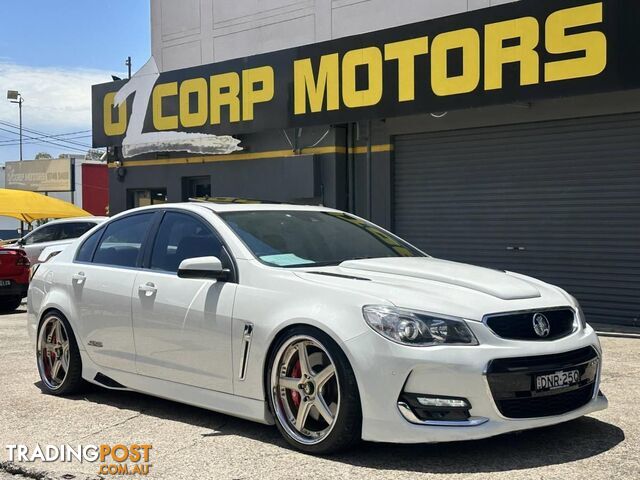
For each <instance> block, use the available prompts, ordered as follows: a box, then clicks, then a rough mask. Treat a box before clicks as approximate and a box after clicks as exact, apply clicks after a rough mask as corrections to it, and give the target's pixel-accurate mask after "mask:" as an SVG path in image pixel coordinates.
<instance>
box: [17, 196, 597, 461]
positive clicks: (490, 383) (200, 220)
mask: <svg viewBox="0 0 640 480" xmlns="http://www.w3.org/2000/svg"><path fill="white" fill-rule="evenodd" d="M28 315H29V327H28V328H29V332H30V334H31V337H32V340H33V344H34V346H35V348H36V352H37V355H36V357H37V367H38V371H39V373H40V376H41V378H42V383H43V386H44V389H45V390H46V391H47V392H48V393H51V394H53V395H70V394H73V393H75V392H77V391H78V389H80V388H81V387H82V383H83V381H86V382H90V383H93V384H97V385H101V386H103V387H105V388H108V389H114V390H135V391H138V392H143V393H146V394H150V395H155V396H158V397H163V398H168V399H172V400H175V401H178V402H183V403H187V404H190V405H195V406H198V407H203V408H206V409H210V410H215V411H218V412H223V413H226V414H229V415H234V416H238V417H242V418H246V419H250V420H254V421H257V422H262V423H265V424H275V425H276V426H277V428H278V429H279V430H280V432H281V433H282V435H283V436H284V438H285V439H286V440H287V441H288V442H289V443H290V444H291V445H293V446H294V447H295V448H298V449H300V450H303V451H306V452H310V453H316V454H327V453H330V452H335V451H338V450H341V449H345V448H347V447H350V446H352V445H353V444H355V443H356V442H358V441H359V440H361V439H364V440H369V441H376V442H396V443H422V442H425V443H426V442H444V441H456V440H470V439H481V438H486V437H491V436H495V435H499V434H503V433H506V432H512V431H518V430H526V429H531V428H536V427H543V426H546V425H553V424H558V423H561V422H567V421H569V420H572V419H575V418H578V417H580V416H583V415H585V414H588V413H591V412H594V411H597V410H602V409H604V408H606V406H607V400H606V398H605V397H604V395H603V394H602V393H601V392H600V390H599V383H600V372H601V355H602V351H601V349H600V344H599V342H598V338H597V336H596V334H595V332H594V330H593V329H592V328H591V327H590V326H589V325H588V324H587V323H586V322H585V317H584V315H583V313H582V311H581V309H580V306H579V305H578V303H577V301H576V300H575V299H574V298H573V297H572V296H570V295H569V294H567V293H566V292H564V291H563V290H561V289H560V288H557V287H554V286H552V285H549V284H546V283H543V282H541V281H538V280H535V279H533V278H529V277H525V276H523V275H519V274H516V273H511V272H504V271H497V270H491V269H487V268H480V267H474V266H470V265H463V264H459V263H453V262H449V261H445V260H440V259H436V258H432V257H430V256H428V255H427V254H425V253H423V252H422V251H420V250H419V249H417V248H415V247H414V246H412V245H410V244H409V243H407V242H405V241H403V240H402V239H400V238H398V237H397V236H395V235H393V234H391V233H389V232H388V231H385V230H383V229H382V228H380V227H377V226H376V225H373V224H371V223H369V222H367V221H365V220H363V219H361V218H358V217H355V216H353V215H350V214H347V213H344V212H340V211H336V210H332V209H328V208H321V207H304V206H290V205H240V204H215V203H190V204H176V205H162V206H154V207H145V208H142V209H137V210H132V211H129V212H126V213H124V214H121V215H118V216H116V217H114V218H112V219H111V220H110V221H108V222H106V223H104V224H102V225H101V226H99V227H97V228H96V229H94V230H92V231H91V232H89V233H88V234H86V235H84V236H83V237H82V238H81V239H80V240H78V241H76V242H75V243H74V244H73V245H72V246H70V247H68V248H67V249H66V250H64V251H63V252H62V253H60V254H59V255H58V256H57V257H55V258H54V259H53V260H51V261H50V262H47V263H45V264H43V265H42V266H41V267H40V269H39V270H38V271H37V272H36V274H35V276H34V278H33V280H32V283H31V286H30V289H29V298H28Z"/></svg>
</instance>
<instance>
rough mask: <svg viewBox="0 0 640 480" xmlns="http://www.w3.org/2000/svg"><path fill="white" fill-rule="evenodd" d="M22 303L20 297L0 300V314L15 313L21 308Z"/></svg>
mask: <svg viewBox="0 0 640 480" xmlns="http://www.w3.org/2000/svg"><path fill="white" fill-rule="evenodd" d="M21 303H22V298H20V297H10V298H0V312H13V311H14V310H17V309H18V308H20V304H21Z"/></svg>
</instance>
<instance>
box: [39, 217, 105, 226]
mask: <svg viewBox="0 0 640 480" xmlns="http://www.w3.org/2000/svg"><path fill="white" fill-rule="evenodd" d="M107 220H109V218H108V217H74V218H60V219H58V220H51V221H50V222H47V223H45V224H44V225H57V224H59V223H77V222H89V223H95V224H98V223H102V222H105V221H107ZM44 225H42V226H44Z"/></svg>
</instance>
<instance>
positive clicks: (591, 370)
mask: <svg viewBox="0 0 640 480" xmlns="http://www.w3.org/2000/svg"><path fill="white" fill-rule="evenodd" d="M599 368H600V358H599V356H598V353H597V352H596V350H595V349H594V348H593V347H585V348H582V349H580V350H574V351H571V352H566V353H560V354H555V355H542V356H534V357H518V358H503V359H497V360H492V361H491V362H490V363H489V365H488V367H487V380H488V382H489V387H490V389H491V394H492V395H493V399H494V401H495V403H496V406H497V407H498V410H499V411H500V413H501V414H502V415H503V416H505V417H507V418H539V417H550V416H555V415H562V414H565V413H568V412H571V411H573V410H577V409H578V408H580V407H583V406H584V405H586V404H587V403H589V401H590V400H591V399H592V398H593V397H594V394H595V388H596V384H597V378H598V372H599ZM572 370H577V371H578V373H579V381H578V383H576V384H574V385H571V386H567V387H563V388H558V389H555V390H543V391H538V390H537V389H536V378H537V377H538V376H539V375H547V374H554V373H557V372H560V371H565V372H566V371H572Z"/></svg>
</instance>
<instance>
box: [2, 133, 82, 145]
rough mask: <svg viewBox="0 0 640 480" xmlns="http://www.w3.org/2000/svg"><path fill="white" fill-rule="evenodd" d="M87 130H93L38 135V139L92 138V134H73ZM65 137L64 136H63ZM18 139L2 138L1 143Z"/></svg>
mask: <svg viewBox="0 0 640 480" xmlns="http://www.w3.org/2000/svg"><path fill="white" fill-rule="evenodd" d="M87 132H91V130H82V131H80V132H69V133H60V134H58V135H43V136H41V137H38V139H44V138H50V139H52V140H61V141H62V140H64V141H66V140H75V139H78V138H91V135H82V136H73V137H72V135H80V134H83V133H87ZM63 137H64V138H63ZM3 138H9V137H3ZM16 140H17V138H12V139H10V140H0V143H13V142H15V141H16Z"/></svg>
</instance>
